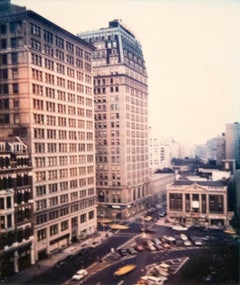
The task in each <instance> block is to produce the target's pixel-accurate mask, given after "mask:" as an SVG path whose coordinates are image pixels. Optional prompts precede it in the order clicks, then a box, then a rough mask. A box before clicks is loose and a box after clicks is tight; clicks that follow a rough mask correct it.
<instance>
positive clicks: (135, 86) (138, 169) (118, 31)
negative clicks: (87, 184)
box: [78, 20, 150, 218]
mask: <svg viewBox="0 0 240 285" xmlns="http://www.w3.org/2000/svg"><path fill="white" fill-rule="evenodd" d="M78 36H79V37H81V38H82V39H84V40H86V41H88V42H89V43H91V44H93V45H94V46H95V48H96V49H95V51H94V56H93V72H94V98H95V99H94V102H95V137H96V183H97V186H96V187H97V196H98V215H99V216H100V217H113V218H115V217H117V218H126V217H129V216H133V215H135V214H136V213H139V212H141V211H142V210H143V209H145V208H147V206H149V199H150V193H149V188H148V184H149V163H148V85H147V72H146V67H145V61H144V57H143V53H142V48H141V44H140V43H139V42H138V40H137V39H136V38H135V35H134V34H133V32H132V31H130V30H129V29H128V28H127V27H126V26H125V25H124V24H123V23H122V22H121V21H120V20H113V21H111V22H109V26H108V28H102V29H99V30H96V31H89V32H84V33H80V34H78Z"/></svg>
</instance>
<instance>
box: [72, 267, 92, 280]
mask: <svg viewBox="0 0 240 285" xmlns="http://www.w3.org/2000/svg"><path fill="white" fill-rule="evenodd" d="M87 275H88V272H87V270H86V269H80V270H78V271H77V272H76V273H75V274H74V275H73V277H72V279H73V280H77V281H80V280H83V279H84V278H85V277H86V276H87Z"/></svg>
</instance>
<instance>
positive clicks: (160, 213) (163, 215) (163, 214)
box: [159, 211, 167, 217]
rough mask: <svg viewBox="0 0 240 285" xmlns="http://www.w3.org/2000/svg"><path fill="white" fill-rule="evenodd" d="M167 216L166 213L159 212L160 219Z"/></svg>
mask: <svg viewBox="0 0 240 285" xmlns="http://www.w3.org/2000/svg"><path fill="white" fill-rule="evenodd" d="M166 215H167V213H166V211H160V212H159V216H160V217H165V216H166Z"/></svg>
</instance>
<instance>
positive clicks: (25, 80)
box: [0, 0, 96, 264]
mask: <svg viewBox="0 0 240 285" xmlns="http://www.w3.org/2000/svg"><path fill="white" fill-rule="evenodd" d="M0 23H1V24H0V45H1V46H0V48H1V49H0V96H1V97H0V98H1V99H0V133H1V137H3V138H5V139H8V138H9V137H12V136H17V137H19V138H20V139H21V140H22V141H23V143H24V144H25V145H26V146H27V149H28V153H29V157H30V161H31V167H32V183H33V210H34V216H33V224H34V239H33V241H34V245H33V250H34V256H33V258H32V259H31V263H32V264H33V263H35V261H36V260H39V259H40V258H42V257H45V256H47V255H49V254H51V253H53V252H55V251H57V250H59V249H60V248H62V247H66V246H67V245H69V244H70V243H71V242H72V241H74V240H79V239H82V238H85V237H86V236H88V235H91V234H92V233H94V232H95V230H96V188H95V141H94V102H93V76H92V52H93V46H92V45H90V44H89V43H87V42H85V41H83V40H82V39H80V38H79V37H77V36H74V35H73V34H71V33H69V32H68V31H66V30H64V29H62V28H60V27H59V26H57V25H55V24H54V23H52V22H50V21H48V20H47V19H45V18H43V17H41V16H40V15H38V14H36V13H34V12H33V11H30V10H26V9H25V8H22V7H19V6H16V5H11V3H10V1H7V0H2V1H0ZM0 215H1V216H2V212H1V210H0ZM4 231H5V232H6V231H7V229H6V228H5V229H4ZM2 232H3V231H2V229H1V230H0V236H2ZM18 254H19V253H18Z"/></svg>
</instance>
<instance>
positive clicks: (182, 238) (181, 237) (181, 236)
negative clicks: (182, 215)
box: [179, 234, 188, 241]
mask: <svg viewBox="0 0 240 285" xmlns="http://www.w3.org/2000/svg"><path fill="white" fill-rule="evenodd" d="M179 237H180V239H181V240H184V241H186V240H188V237H187V236H186V235H185V234H180V236H179Z"/></svg>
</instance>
